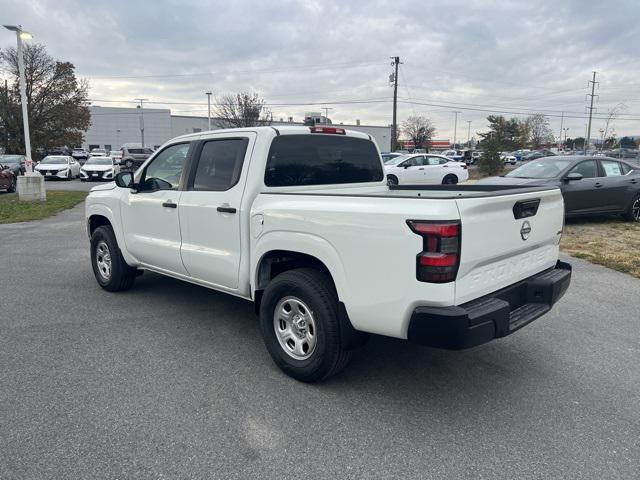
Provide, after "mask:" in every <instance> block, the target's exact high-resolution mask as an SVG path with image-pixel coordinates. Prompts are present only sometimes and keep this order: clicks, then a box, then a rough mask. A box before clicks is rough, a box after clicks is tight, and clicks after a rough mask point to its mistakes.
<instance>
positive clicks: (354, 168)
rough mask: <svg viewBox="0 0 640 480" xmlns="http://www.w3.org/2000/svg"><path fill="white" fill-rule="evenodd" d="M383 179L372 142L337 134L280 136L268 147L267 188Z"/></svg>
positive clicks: (380, 164)
mask: <svg viewBox="0 0 640 480" xmlns="http://www.w3.org/2000/svg"><path fill="white" fill-rule="evenodd" d="M383 178H384V172H383V171H382V163H381V162H380V155H379V154H378V151H377V150H376V147H375V145H374V144H373V142H371V141H369V140H364V139H361V138H354V137H346V136H341V135H340V136H339V135H322V134H318V135H316V134H311V135H282V136H279V137H276V138H274V139H273V142H272V143H271V148H270V149H269V158H268V159H267V168H266V171H265V174H264V183H265V185H267V186H268V187H290V186H296V185H331V184H337V183H361V182H379V181H381V180H382V179H383Z"/></svg>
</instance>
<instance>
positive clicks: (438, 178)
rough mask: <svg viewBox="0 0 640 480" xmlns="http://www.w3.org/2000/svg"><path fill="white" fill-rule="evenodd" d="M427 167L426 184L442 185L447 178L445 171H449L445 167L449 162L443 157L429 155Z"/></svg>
mask: <svg viewBox="0 0 640 480" xmlns="http://www.w3.org/2000/svg"><path fill="white" fill-rule="evenodd" d="M426 163H427V167H426V173H425V178H426V180H427V181H426V182H425V183H429V184H437V183H442V179H443V178H444V176H445V171H446V170H448V167H447V168H445V167H444V166H445V165H446V164H447V163H449V160H446V159H444V158H442V157H436V156H435V155H427V162H426Z"/></svg>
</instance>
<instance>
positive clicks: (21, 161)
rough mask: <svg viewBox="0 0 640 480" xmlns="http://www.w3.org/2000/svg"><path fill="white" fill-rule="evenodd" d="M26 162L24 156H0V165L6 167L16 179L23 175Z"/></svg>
mask: <svg viewBox="0 0 640 480" xmlns="http://www.w3.org/2000/svg"><path fill="white" fill-rule="evenodd" d="M26 161H27V157H25V156H24V155H11V154H5V155H0V165H4V166H5V167H8V168H9V169H10V170H11V171H12V172H13V174H14V175H15V176H16V177H17V176H19V175H24V172H25V171H26V167H25V164H26Z"/></svg>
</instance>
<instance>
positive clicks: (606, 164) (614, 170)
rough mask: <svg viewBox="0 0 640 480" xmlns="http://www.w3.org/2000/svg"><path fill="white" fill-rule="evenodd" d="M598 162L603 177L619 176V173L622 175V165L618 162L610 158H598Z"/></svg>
mask: <svg viewBox="0 0 640 480" xmlns="http://www.w3.org/2000/svg"><path fill="white" fill-rule="evenodd" d="M600 163H601V164H602V169H603V170H604V175H605V177H619V176H620V175H623V173H622V167H621V166H620V163H619V162H614V161H612V160H600Z"/></svg>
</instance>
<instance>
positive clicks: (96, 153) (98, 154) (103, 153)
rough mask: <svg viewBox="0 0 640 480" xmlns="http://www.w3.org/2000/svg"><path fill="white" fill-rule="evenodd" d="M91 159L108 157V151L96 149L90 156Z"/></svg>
mask: <svg viewBox="0 0 640 480" xmlns="http://www.w3.org/2000/svg"><path fill="white" fill-rule="evenodd" d="M89 156H91V157H106V156H107V151H106V150H105V149H104V148H94V149H93V150H91V153H90V154H89Z"/></svg>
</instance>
